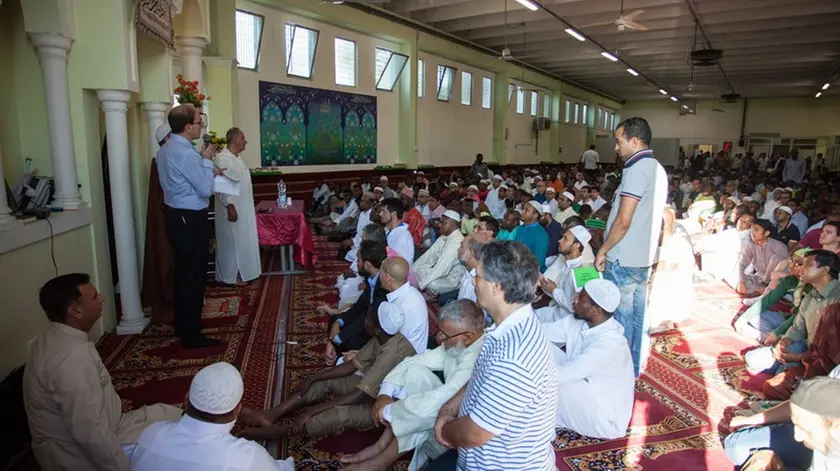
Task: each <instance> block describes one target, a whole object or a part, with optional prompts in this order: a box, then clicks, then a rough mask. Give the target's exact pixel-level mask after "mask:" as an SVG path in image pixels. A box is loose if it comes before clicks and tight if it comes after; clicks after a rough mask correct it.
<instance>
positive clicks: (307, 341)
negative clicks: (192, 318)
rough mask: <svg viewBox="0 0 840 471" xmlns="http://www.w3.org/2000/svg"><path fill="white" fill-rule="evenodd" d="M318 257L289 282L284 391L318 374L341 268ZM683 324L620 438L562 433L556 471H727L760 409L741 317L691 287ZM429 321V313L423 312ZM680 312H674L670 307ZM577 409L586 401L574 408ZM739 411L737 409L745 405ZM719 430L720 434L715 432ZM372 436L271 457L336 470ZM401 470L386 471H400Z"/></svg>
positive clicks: (720, 290) (656, 345)
mask: <svg viewBox="0 0 840 471" xmlns="http://www.w3.org/2000/svg"><path fill="white" fill-rule="evenodd" d="M315 248H316V252H317V253H318V254H319V255H320V257H319V261H318V265H317V268H316V270H315V271H314V273H310V274H306V275H302V276H297V277H294V279H293V281H292V296H291V298H292V299H291V305H290V311H289V318H288V337H287V340H290V341H292V342H296V343H293V344H291V345H288V346H287V348H286V359H285V367H284V379H283V382H282V384H283V390H284V391H288V390H290V388H293V387H294V386H295V385H296V384H297V383H298V382H299V381H301V380H302V379H304V378H306V377H307V376H308V375H310V374H312V373H313V372H315V371H317V370H319V369H321V368H323V361H322V359H321V357H320V352H321V349H322V348H323V347H322V346H321V345H319V341H320V339H323V336H324V332H325V329H326V322H327V318H326V317H324V316H319V315H318V314H316V313H314V309H313V308H314V306H316V305H317V304H318V303H321V302H326V303H335V302H336V301H337V292H336V289H335V278H336V276H337V275H338V274H339V273H341V271H343V270H345V269H346V268H347V264H346V263H344V262H338V261H334V260H335V251H336V244H332V243H328V242H326V239H325V238H324V237H316V238H315ZM695 295H696V300H695V303H694V306H695V308H694V312H692V313H691V316H690V319H689V320H688V321H686V322H684V323H683V324H682V325H680V327H679V328H680V330H679V331H672V332H668V333H663V334H657V335H655V336H654V340H653V353H652V355H651V359H650V361H649V364H648V367H647V371H646V372H645V374H643V375H642V377H641V378H640V379H639V380H638V381H637V383H636V405H635V409H634V412H633V419H632V422H631V424H630V427H629V429H628V433H627V436H626V437H625V438H622V439H619V440H592V439H588V438H585V437H581V436H579V435H576V434H574V433H572V432H569V431H565V430H559V431H558V435H557V438H556V440H555V441H554V447H555V449H556V455H557V467H558V469H560V470H567V469H571V470H581V471H583V470H625V469H627V470H630V469H632V470H634V471H640V470H663V471H664V470H677V469H678V470H680V471H700V470H715V471H717V470H729V469H732V464H731V463H730V462H729V460H728V459H727V458H726V455H725V454H724V452H723V448H722V445H721V440H722V437H723V436H725V434H726V426H725V424H727V423H728V422H729V419H730V418H731V416H732V413H733V411H734V409H735V408H736V406H737V405H738V404H741V403H742V402H743V401H744V400H745V399H747V400H750V399H760V398H761V396H760V393H757V392H755V391H758V390H759V388H757V387H754V386H753V387H750V386H751V385H753V384H757V380H756V379H751V378H750V377H749V375H748V374H747V373H746V372H745V370H744V363H743V361H742V359H741V355H740V353H741V351H742V350H743V349H745V348H746V347H747V344H746V343H745V342H744V341H743V340H741V339H739V338H738V336H737V335H736V334H734V333H733V331H732V329H731V327H729V322H730V321H731V318H732V315H733V313H734V312H736V311H737V310H738V308H739V305H740V302H739V300H738V298H737V297H736V296H734V293H733V292H732V291H731V290H730V289H728V288H726V287H724V286H722V285H720V284H718V283H716V282H708V281H707V282H700V283H697V284H696V285H695ZM430 307H431V309H432V310H433V311H435V309H434V306H430ZM674 308H675V309H679V306H674ZM581 400H582V401H584V404H585V401H586V400H587V399H586V398H581ZM742 406H743V405H742ZM721 423H723V424H724V425H723V426H721ZM378 436H379V431H378V430H375V431H369V432H345V433H343V434H341V435H338V436H335V437H326V438H322V439H310V438H302V437H291V438H289V439H288V440H285V441H282V442H281V443H280V444H279V447H278V456H289V455H291V456H293V457H294V458H295V459H296V460H297V462H298V467H297V469H298V470H333V469H340V468H341V466H340V464H339V463H338V461H337V460H338V457H339V456H340V455H341V454H343V453H351V452H355V451H358V450H359V449H361V448H362V447H363V446H365V445H368V444H370V443H372V442H373V441H374V440H375V439H376V438H377V437H378ZM407 465H408V463H407V461H402V462H400V463H397V464H396V465H395V466H394V467H393V468H392V469H394V470H405V469H407Z"/></svg>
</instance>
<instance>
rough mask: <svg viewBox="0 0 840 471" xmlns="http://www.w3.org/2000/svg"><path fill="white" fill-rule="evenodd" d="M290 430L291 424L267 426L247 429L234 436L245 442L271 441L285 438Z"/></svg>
mask: <svg viewBox="0 0 840 471" xmlns="http://www.w3.org/2000/svg"><path fill="white" fill-rule="evenodd" d="M291 429H292V426H291V424H282V425H269V426H268V427H254V428H247V429H245V430H242V431H240V432H239V433H237V434H236V436H237V437H239V438H245V439H247V440H273V439H276V438H282V437H285V436H286V435H288V434H289V432H290V431H291Z"/></svg>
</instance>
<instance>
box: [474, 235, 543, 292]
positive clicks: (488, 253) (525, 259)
mask: <svg viewBox="0 0 840 471" xmlns="http://www.w3.org/2000/svg"><path fill="white" fill-rule="evenodd" d="M475 256H476V258H477V259H478V261H479V262H480V263H481V276H482V277H483V278H484V279H485V280H487V281H488V282H490V283H496V284H498V285H499V286H500V287H501V288H502V290H504V299H505V302H506V303H508V304H526V303H532V302H534V298H535V296H536V290H537V280H539V278H540V265H539V263H537V257H535V256H534V253H533V252H531V250H530V249H529V248H528V247H527V246H525V244H523V243H522V242H517V241H511V240H491V241H488V242H485V243H484V244H482V245H481V248H479V250H478V252H476V254H475Z"/></svg>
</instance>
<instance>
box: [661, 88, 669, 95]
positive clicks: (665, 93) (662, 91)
mask: <svg viewBox="0 0 840 471" xmlns="http://www.w3.org/2000/svg"><path fill="white" fill-rule="evenodd" d="M659 93H661V94H663V95H667V94H668V92H666V91H665V90H663V89H661V88H660V89H659Z"/></svg>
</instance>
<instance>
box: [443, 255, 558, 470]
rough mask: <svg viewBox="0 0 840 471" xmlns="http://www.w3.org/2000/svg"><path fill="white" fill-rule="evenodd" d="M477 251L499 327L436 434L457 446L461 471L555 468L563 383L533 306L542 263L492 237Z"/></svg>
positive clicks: (479, 274)
mask: <svg viewBox="0 0 840 471" xmlns="http://www.w3.org/2000/svg"><path fill="white" fill-rule="evenodd" d="M476 256H477V259H478V266H477V267H476V276H475V284H476V296H477V297H478V304H479V305H480V306H481V307H482V308H484V309H486V310H487V312H489V313H490V315H491V316H492V317H493V320H494V322H495V324H496V326H497V327H496V328H495V329H493V330H491V331H490V332H489V333H488V334H487V335H486V337H485V341H484V345H483V346H482V349H481V353H479V356H478V359H477V360H476V363H475V369H474V370H473V374H472V377H471V378H470V381H469V383H467V385H466V386H465V387H464V388H462V389H461V390H460V391H459V392H458V394H456V395H455V396H454V397H453V398H452V399H451V400H450V401H449V402H447V403H446V404H445V405H444V406H443V407H442V408H441V410H440V413H439V415H438V418H437V421H436V422H435V438H436V439H437V440H438V442H440V443H441V444H442V445H444V446H446V447H449V448H457V450H458V461H457V468H456V469H458V470H462V471H466V470H477V469H481V470H500V471H501V470H514V469H527V470H528V471H553V470H554V469H556V467H555V459H554V450H553V448H552V446H551V441H552V440H553V439H554V437H555V432H554V415H555V410H556V402H555V401H556V398H557V381H556V378H555V376H554V374H553V371H554V370H553V359H552V355H551V345H550V344H549V342H548V339H547V338H546V335H545V332H544V330H543V329H542V327H541V325H540V322H539V321H538V320H537V318H536V317H535V316H534V311H533V310H532V309H531V302H532V301H533V299H534V293H535V291H536V285H537V280H538V279H539V276H540V272H539V264H538V263H537V260H536V258H535V257H534V254H533V253H531V251H530V250H528V248H527V247H526V246H525V245H524V244H522V243H521V242H513V241H490V242H487V243H485V244H483V245H482V246H481V247H480V248H479V249H478V252H477V254H476ZM451 458H452V456H451V454H450V456H449V459H451ZM442 460H446V455H444V457H442ZM442 464H443V463H442V462H441V463H438V461H437V460H436V461H435V462H434V463H433V464H432V465H431V466H430V467H429V468H427V469H429V470H437V469H445V468H440V467H438V466H440V465H442ZM449 469H452V467H451V465H450V466H449Z"/></svg>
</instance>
